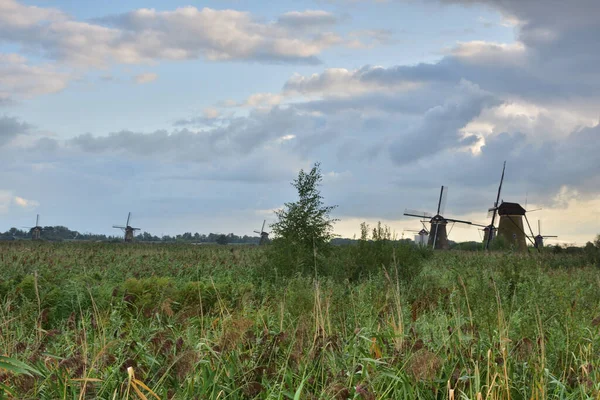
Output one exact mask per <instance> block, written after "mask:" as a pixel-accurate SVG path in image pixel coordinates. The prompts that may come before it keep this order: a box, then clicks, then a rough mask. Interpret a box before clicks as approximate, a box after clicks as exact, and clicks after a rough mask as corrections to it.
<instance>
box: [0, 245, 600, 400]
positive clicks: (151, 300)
mask: <svg viewBox="0 0 600 400" xmlns="http://www.w3.org/2000/svg"><path fill="white" fill-rule="evenodd" d="M367 250H368V249H367ZM380 250H381V251H383V252H386V254H383V255H382V254H381V251H380V252H379V253H378V254H377V257H375V256H371V255H370V253H369V252H368V251H366V250H365V249H364V248H362V249H361V248H360V247H341V248H336V249H334V251H333V253H332V254H330V255H329V256H328V258H327V259H325V260H323V259H319V260H318V261H317V259H316V258H315V272H316V273H317V276H318V278H316V279H315V277H314V276H306V275H307V274H305V275H304V276H302V275H293V274H290V273H289V270H288V271H287V273H281V271H279V270H278V269H277V268H276V267H274V266H273V263H269V262H268V260H269V257H270V254H269V250H265V249H262V248H257V247H235V248H231V247H210V246H209V247H195V246H177V245H143V244H137V245H115V244H112V245H111V244H85V243H66V244H51V243H30V242H18V243H3V244H0V356H2V358H0V398H3V397H4V398H18V399H63V398H64V399H80V398H86V399H87V398H90V399H91V398H101V399H123V398H131V399H144V398H148V399H150V398H160V399H194V398H197V399H204V398H213V399H238V398H239V399H253V398H258V399H271V398H273V399H288V398H289V399H316V398H325V399H369V400H370V399H379V398H381V399H385V398H394V399H404V398H406V399H416V398H423V399H444V398H450V399H463V398H469V399H508V398H511V399H545V398H569V399H571V398H572V399H585V398H598V396H600V369H599V368H600V354H599V351H600V326H599V325H600V274H599V269H598V267H597V266H595V265H592V263H591V262H588V261H587V260H586V259H585V257H582V256H574V255H560V254H557V255H555V254H550V253H548V254H541V255H539V254H531V255H528V254H522V255H519V254H510V253H493V254H485V253H467V252H445V253H443V252H440V253H436V254H431V253H427V252H418V251H416V250H411V249H406V248H396V247H394V246H389V247H387V248H384V249H380ZM317 262H318V263H320V264H322V265H323V266H324V267H323V268H325V269H324V271H325V272H326V273H323V274H321V273H320V271H321V270H322V269H321V267H320V266H319V268H317ZM302 267H303V268H304V269H306V266H302ZM298 270H302V268H299V269H298ZM308 270H310V268H308ZM21 363H23V364H21Z"/></svg>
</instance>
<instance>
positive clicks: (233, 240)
mask: <svg viewBox="0 0 600 400" xmlns="http://www.w3.org/2000/svg"><path fill="white" fill-rule="evenodd" d="M40 237H41V239H42V240H47V241H52V242H61V241H102V242H120V241H122V240H123V235H118V236H115V235H99V234H94V233H80V232H77V231H72V230H70V229H69V228H67V227H65V226H45V227H43V228H42V232H41V235H40ZM28 239H31V230H21V229H17V228H10V229H9V230H8V231H6V232H3V233H0V240H28ZM259 239H260V238H259V237H258V236H247V235H244V236H238V235H235V234H233V233H230V234H228V235H224V234H219V233H209V234H208V235H205V234H200V233H197V232H196V233H191V232H186V233H183V234H179V235H174V236H170V235H163V236H156V235H152V234H151V233H148V232H143V233H140V234H138V235H136V236H135V240H136V241H140V242H161V243H218V244H258V241H259Z"/></svg>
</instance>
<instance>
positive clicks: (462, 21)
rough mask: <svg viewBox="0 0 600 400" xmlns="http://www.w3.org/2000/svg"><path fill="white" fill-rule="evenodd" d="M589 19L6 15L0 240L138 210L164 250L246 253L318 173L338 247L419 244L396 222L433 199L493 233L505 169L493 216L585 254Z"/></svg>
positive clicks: (111, 5)
mask: <svg viewBox="0 0 600 400" xmlns="http://www.w3.org/2000/svg"><path fill="white" fill-rule="evenodd" d="M599 19H600V2H598V1H597V0H573V1H569V2H565V1H564V0H528V1H522V0H387V1H386V0H312V1H309V0H294V1H290V0H281V1H278V2H258V1H239V0H214V1H193V0H187V1H186V2H178V1H169V2H166V1H160V2H159V1H156V0H134V1H127V2H123V1H116V0H108V1H103V2H92V1H87V0H85V1H84V0H82V1H77V2H73V1H67V0H29V1H27V0H24V1H16V0H0V162H1V163H2V168H0V231H5V230H8V229H9V228H10V227H13V226H14V227H19V228H20V227H31V226H33V225H34V223H35V215H36V214H40V222H41V225H44V226H46V225H63V226H68V227H69V228H71V229H74V230H77V231H80V232H93V233H106V234H116V233H119V232H117V231H115V230H114V229H113V228H112V225H113V224H123V223H124V222H125V220H126V218H127V213H128V212H129V211H131V212H132V215H133V219H132V222H133V225H134V226H136V227H140V228H141V229H142V230H143V231H148V232H150V233H152V234H156V235H163V234H176V233H183V232H199V233H209V232H215V233H216V232H220V233H230V232H233V233H235V234H238V235H244V234H252V232H253V231H254V230H256V229H260V226H261V225H262V221H263V220H264V219H266V220H267V223H272V222H274V221H275V216H274V213H273V210H276V209H279V208H281V207H282V206H283V204H284V203H285V202H289V201H294V200H295V198H296V194H295V192H294V189H293V187H292V186H291V185H290V182H291V181H292V180H293V179H294V178H295V177H296V176H297V174H298V172H299V170H300V169H305V170H307V169H310V168H311V166H312V165H313V164H314V163H315V162H320V163H321V169H322V171H323V175H324V179H323V183H322V188H321V189H322V194H323V196H324V199H325V203H326V204H328V205H337V206H338V207H337V208H336V209H335V211H334V217H336V218H338V219H339V220H340V221H339V222H338V223H337V224H336V233H337V234H339V235H341V236H344V237H352V236H353V235H355V234H358V233H359V231H360V223H361V222H367V223H369V224H371V225H374V224H376V223H377V221H381V222H382V223H384V224H387V225H388V226H390V227H391V228H392V229H393V230H394V231H395V232H396V233H397V235H398V236H399V237H402V235H404V237H410V236H412V233H410V232H408V230H412V229H420V222H419V220H418V219H412V218H408V217H404V216H403V212H404V210H405V209H407V208H408V209H417V210H422V211H426V212H435V210H436V207H437V200H438V195H439V190H440V186H442V185H444V186H447V187H448V196H447V203H446V208H445V216H446V217H447V218H456V219H465V220H469V221H473V222H476V223H480V224H487V223H489V218H488V216H487V210H488V208H490V207H491V206H492V205H493V202H494V200H495V197H496V191H497V187H498V184H499V180H500V175H501V172H502V164H503V162H504V161H506V162H507V168H506V177H505V181H504V186H503V191H502V196H501V197H502V199H503V200H505V201H513V202H518V203H521V204H522V205H523V206H524V207H525V208H526V209H527V210H531V212H530V213H529V214H528V217H529V220H530V222H531V223H532V225H537V220H541V225H542V234H547V235H558V236H559V238H558V239H557V240H554V241H553V242H552V243H565V244H566V243H569V244H571V243H573V244H580V245H581V244H585V243H586V242H587V241H589V240H592V239H593V238H594V237H595V236H596V234H598V233H600V157H599V156H598V155H599V154H600V125H599V122H600V121H599V118H600V69H598V65H599V63H600V41H598V39H597V38H598V37H600V25H599V24H598V23H597V21H598V20H599ZM536 209H539V210H537V211H533V210H536ZM405 230H406V232H405ZM448 230H449V231H450V234H449V238H450V239H451V240H456V241H466V240H481V238H482V232H481V231H479V230H478V229H477V228H475V227H470V226H466V225H460V224H456V225H455V226H449V227H448ZM535 230H536V231H537V229H535ZM536 233H537V232H536Z"/></svg>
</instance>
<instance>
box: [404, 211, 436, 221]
mask: <svg viewBox="0 0 600 400" xmlns="http://www.w3.org/2000/svg"><path fill="white" fill-rule="evenodd" d="M404 215H406V216H408V217H417V218H425V219H431V218H433V215H432V214H431V213H428V212H425V211H417V210H410V209H408V208H407V209H406V210H404Z"/></svg>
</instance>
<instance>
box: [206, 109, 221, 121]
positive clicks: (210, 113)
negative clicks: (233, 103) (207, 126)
mask: <svg viewBox="0 0 600 400" xmlns="http://www.w3.org/2000/svg"><path fill="white" fill-rule="evenodd" d="M202 114H204V118H207V119H215V118H218V117H219V116H221V112H220V111H219V110H218V109H217V108H214V107H207V108H205V109H204V110H203V111H202Z"/></svg>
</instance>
